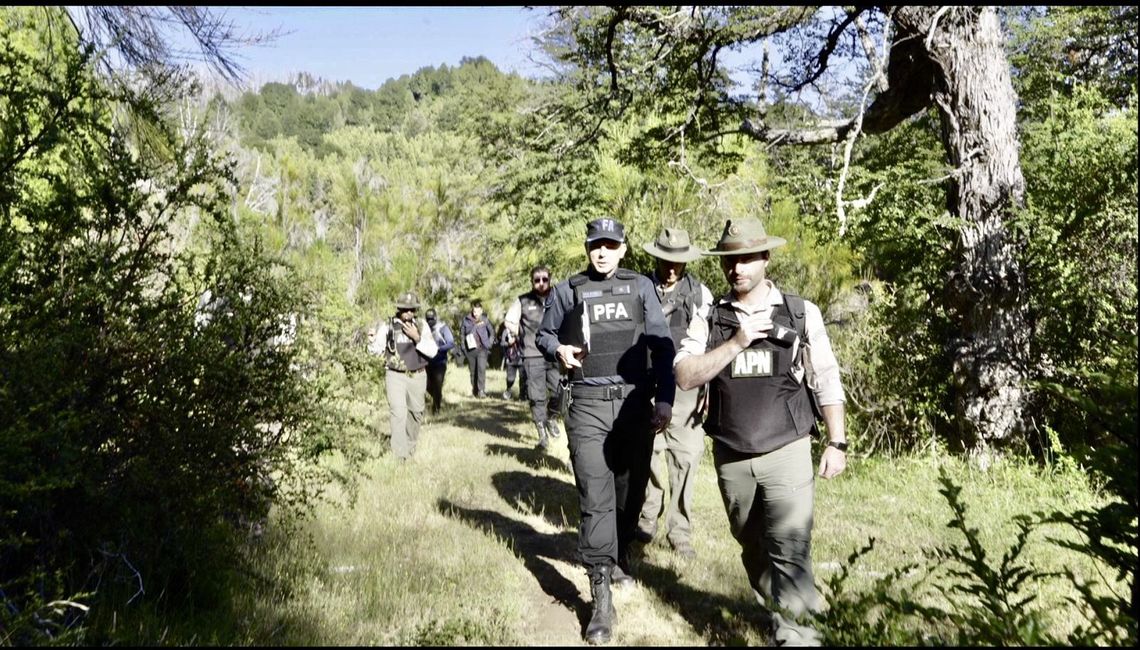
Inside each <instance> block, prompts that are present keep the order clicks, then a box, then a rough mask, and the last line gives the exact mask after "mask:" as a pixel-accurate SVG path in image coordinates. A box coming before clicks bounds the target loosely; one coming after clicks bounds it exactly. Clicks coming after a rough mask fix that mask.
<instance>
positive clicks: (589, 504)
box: [537, 219, 676, 644]
mask: <svg viewBox="0 0 1140 650" xmlns="http://www.w3.org/2000/svg"><path fill="white" fill-rule="evenodd" d="M625 253H626V245H625V228H624V227H623V226H622V224H621V223H620V222H618V221H616V220H614V219H596V220H594V221H591V222H589V224H587V226H586V255H587V258H588V260H589V266H588V267H587V269H586V270H585V271H583V272H582V273H578V274H576V275H574V276H573V277H571V278H569V279H568V280H566V281H564V282H561V283H559V284H558V286H557V287H555V288H554V289H553V291H552V293H551V295H550V297H549V298H548V299H547V301H546V312H545V313H544V314H543V317H542V325H541V326H540V327H539V330H538V340H537V343H538V347H539V349H540V350H542V352H543V354H544V355H545V356H546V358H547V359H552V360H553V359H556V360H558V361H559V362H560V363H561V365H562V367H563V368H564V369H565V370H566V372H567V374H568V377H567V383H566V384H564V386H565V388H564V391H563V395H562V400H563V401H562V415H563V420H564V421H565V423H566V438H567V441H568V443H569V447H570V462H571V465H572V466H573V468H574V481H575V483H576V484H577V487H578V501H579V507H580V512H581V521H580V523H579V529H578V557H579V560H580V561H581V562H582V563H583V564H584V565H585V566H586V571H587V573H588V574H589V576H590V595H591V597H592V599H593V613H592V615H591V617H590V621H589V623H588V624H587V626H586V629H585V639H586V641H587V642H588V643H592V644H596V643H606V642H608V641H609V640H610V638H611V637H612V633H613V625H614V617H615V616H616V611H615V609H614V605H613V596H612V593H611V584H617V585H623V584H631V583H632V582H633V578H632V577H631V576H630V575H629V573H630V567H629V551H630V547H631V545H632V543H633V539H634V531H635V530H636V528H637V519H638V516H639V515H640V514H641V505H642V502H643V501H644V500H645V485H646V483H647V482H648V481H649V459H650V457H651V456H652V455H653V436H654V433H660V432H661V431H662V430H663V429H664V428H665V427H666V425H668V424H669V420H670V417H671V415H672V406H673V393H674V390H675V389H676V386H675V385H674V380H673V339H672V338H671V337H670V335H669V327H668V326H667V325H666V324H665V317H664V315H663V314H662V311H661V301H660V300H658V299H657V293H656V292H655V291H654V290H653V284H652V283H651V282H650V281H649V278H647V277H645V276H644V275H641V274H639V273H635V272H633V271H630V270H627V269H623V268H619V267H618V264H619V262H620V261H621V259H622V257H623V256H625ZM651 359H652V371H650V360H651Z"/></svg>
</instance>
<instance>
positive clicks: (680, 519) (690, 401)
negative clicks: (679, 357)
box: [637, 228, 712, 558]
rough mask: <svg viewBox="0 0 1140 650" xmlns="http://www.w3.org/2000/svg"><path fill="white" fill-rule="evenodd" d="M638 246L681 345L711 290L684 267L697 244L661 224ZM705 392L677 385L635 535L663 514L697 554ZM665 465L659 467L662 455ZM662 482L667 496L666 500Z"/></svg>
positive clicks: (681, 547) (653, 526) (671, 537)
mask: <svg viewBox="0 0 1140 650" xmlns="http://www.w3.org/2000/svg"><path fill="white" fill-rule="evenodd" d="M642 247H643V248H644V249H645V250H646V252H648V253H649V254H650V255H652V256H653V257H655V258H656V259H657V269H656V271H655V272H654V273H653V275H652V276H651V277H650V279H651V280H652V281H653V286H654V288H655V289H656V291H657V297H658V298H660V299H661V308H662V311H663V312H664V314H665V322H666V323H667V324H668V325H669V333H670V334H671V335H672V337H673V344H674V345H675V346H676V347H677V349H680V346H681V340H682V339H683V338H684V337H685V330H687V329H688V328H689V323H690V322H692V320H693V319H694V318H695V319H699V320H705V319H706V318H708V312H709V306H710V305H712V293H711V292H710V291H709V289H708V287H706V286H705V285H704V284H702V283H701V281H700V280H698V279H697V278H696V276H695V275H693V274H692V273H686V272H685V267H686V265H687V264H688V263H689V262H692V261H693V260H695V259H698V258H699V257H700V256H701V250H700V249H699V248H695V247H693V246H692V245H691V244H690V243H689V233H688V232H686V231H685V230H682V229H680V228H665V229H663V230H662V231H661V233H660V234H659V235H658V236H657V240H656V241H654V242H647V243H645V244H643V245H642ZM703 396H704V392H703V391H702V390H701V389H700V388H694V389H691V390H680V389H678V390H677V395H676V397H675V398H674V400H673V418H672V420H671V421H670V422H669V426H668V427H667V428H666V429H665V434H664V435H661V436H657V438H656V439H655V440H654V443H653V459H652V461H650V475H649V484H648V485H647V486H646V489H645V505H644V506H643V507H642V509H641V520H640V522H639V523H638V526H637V538H638V539H639V540H640V541H642V542H645V543H649V542H650V541H652V539H653V535H654V533H655V532H656V531H657V520H658V519H659V518H660V517H661V515H662V514H664V515H665V538H666V539H667V540H668V542H669V545H670V546H671V547H672V548H673V550H674V551H675V552H676V553H677V554H678V555H680V556H682V557H685V558H690V557H693V556H695V555H696V551H695V550H694V549H693V519H692V509H693V484H694V482H695V481H696V473H697V472H696V470H697V466H698V465H700V462H701V456H702V455H703V454H704V451H705V432H704V429H703V428H701V421H702V414H701V413H700V412H699V408H700V404H699V402H700V401H701V399H700V398H702V397H703ZM662 456H664V457H665V461H666V462H665V466H666V468H665V469H664V470H663V469H662V468H661V462H660V459H661V457H662ZM666 485H668V491H669V500H668V503H666V501H665V491H666Z"/></svg>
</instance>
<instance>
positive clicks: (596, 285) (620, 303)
mask: <svg viewBox="0 0 1140 650" xmlns="http://www.w3.org/2000/svg"><path fill="white" fill-rule="evenodd" d="M638 277H639V276H638V274H637V273H634V272H633V271H629V270H627V269H618V270H617V271H616V272H614V275H613V276H612V277H610V278H609V279H608V280H591V279H590V276H588V275H587V274H585V273H579V274H577V275H575V276H573V277H571V278H570V287H571V288H572V289H573V290H574V308H573V309H572V310H571V311H570V313H569V314H568V316H567V318H565V319H564V320H563V321H562V328H561V329H560V331H559V337H558V338H559V339H561V340H563V341H567V342H568V343H570V344H571V345H577V346H579V347H582V348H585V349H586V350H587V351H588V352H589V354H587V355H586V358H585V359H583V360H582V368H580V369H579V368H575V369H574V370H573V371H572V372H571V374H570V380H571V381H579V380H582V379H586V378H592V377H615V376H620V377H621V378H622V381H624V382H625V383H627V384H637V383H643V382H644V381H645V380H646V378H647V376H648V373H647V371H646V369H647V366H648V362H649V355H648V352H647V346H646V341H645V336H644V333H645V301H644V300H642V298H641V292H639V291H638V290H637V279H638Z"/></svg>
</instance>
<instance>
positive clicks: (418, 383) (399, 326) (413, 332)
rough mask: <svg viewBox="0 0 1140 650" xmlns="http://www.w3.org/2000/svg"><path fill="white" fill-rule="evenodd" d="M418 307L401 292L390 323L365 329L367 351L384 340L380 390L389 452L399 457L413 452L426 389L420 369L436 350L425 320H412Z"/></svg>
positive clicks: (413, 297) (408, 294)
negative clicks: (385, 411) (368, 340)
mask: <svg viewBox="0 0 1140 650" xmlns="http://www.w3.org/2000/svg"><path fill="white" fill-rule="evenodd" d="M419 308H420V301H419V298H417V297H416V295H415V294H414V293H412V292H410V291H407V292H404V293H402V294H400V295H399V296H398V297H397V298H396V315H395V316H393V317H392V319H391V322H390V323H380V324H379V325H377V326H376V327H374V328H372V330H371V332H369V337H370V338H372V339H373V341H372V342H371V345H370V346H369V349H370V350H374V348H375V346H376V344H377V343H378V341H379V340H383V341H384V343H383V347H382V348H381V349H382V354H383V356H384V366H385V368H387V372H386V373H385V376H384V390H385V392H386V393H387V395H388V423H389V427H390V432H391V442H392V454H393V455H394V456H395V457H396V458H399V459H400V460H408V459H410V458H411V457H412V456H413V455H415V452H416V443H417V442H418V441H419V436H420V423H421V422H423V417H424V395H425V393H426V392H427V373H426V372H425V371H424V370H425V369H426V368H427V365H428V362H430V361H431V359H432V358H433V357H435V355H436V353H437V352H438V351H439V346H438V345H437V344H436V342H435V337H434V336H432V334H431V327H430V326H429V325H428V324H427V321H424V320H421V321H419V322H418V323H417V322H416V311H417V310H418V309H419Z"/></svg>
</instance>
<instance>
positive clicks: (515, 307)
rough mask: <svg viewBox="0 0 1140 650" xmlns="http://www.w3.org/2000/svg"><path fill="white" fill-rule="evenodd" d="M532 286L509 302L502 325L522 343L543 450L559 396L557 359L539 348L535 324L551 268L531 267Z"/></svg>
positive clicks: (554, 427)
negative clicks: (547, 356) (549, 358)
mask: <svg viewBox="0 0 1140 650" xmlns="http://www.w3.org/2000/svg"><path fill="white" fill-rule="evenodd" d="M530 282H531V286H532V287H533V288H532V289H531V290H530V291H528V292H527V293H524V294H522V295H521V296H519V297H518V299H516V300H515V301H514V303H512V304H511V307H510V309H508V310H507V315H506V317H505V318H504V319H503V325H504V327H506V330H507V331H508V332H510V334H511V335H512V336H514V337H515V338H517V339H520V340H521V342H522V383H523V384H525V385H526V398H527V401H528V402H530V415H531V418H533V419H534V428H535V430H536V431H538V445H537V446H538V448H539V449H546V445H547V437H548V436H549V437H550V438H557V437H558V436H559V435H561V432H560V431H559V430H558V422H557V421H556V420H555V418H556V417H557V416H558V409H559V395H558V380H559V377H560V376H561V372H560V371H559V370H558V362H557V361H551V360H547V359H546V358H545V357H543V356H542V350H539V349H538V343H537V337H538V327H539V325H541V324H542V315H543V313H545V311H546V301H547V299H548V298H549V297H550V287H551V284H550V269H548V268H546V266H544V265H542V264H539V265H538V266H535V267H534V268H533V269H531V270H530Z"/></svg>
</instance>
